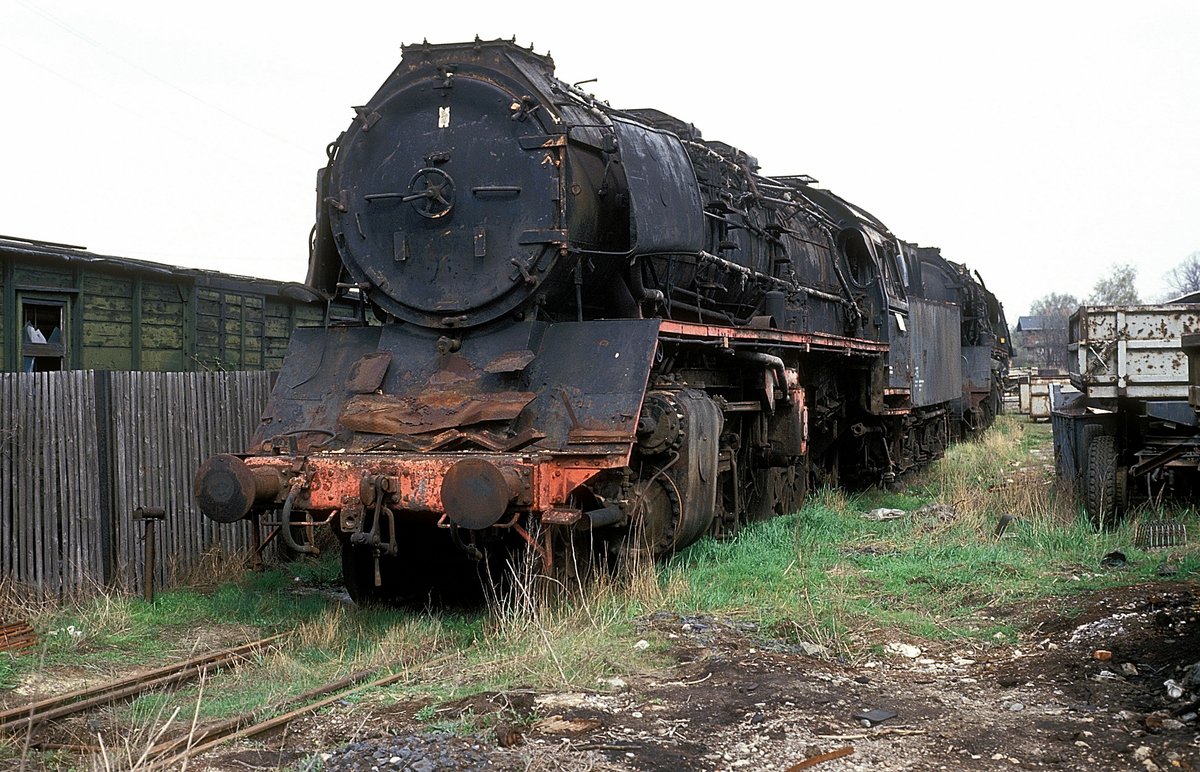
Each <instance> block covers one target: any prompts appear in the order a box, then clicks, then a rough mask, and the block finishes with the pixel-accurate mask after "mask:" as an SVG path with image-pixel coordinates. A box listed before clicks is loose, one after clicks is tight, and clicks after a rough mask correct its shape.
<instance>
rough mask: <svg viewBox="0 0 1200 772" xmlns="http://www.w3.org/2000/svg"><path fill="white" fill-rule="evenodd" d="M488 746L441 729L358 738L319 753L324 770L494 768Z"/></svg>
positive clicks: (375, 771) (373, 771)
mask: <svg viewBox="0 0 1200 772" xmlns="http://www.w3.org/2000/svg"><path fill="white" fill-rule="evenodd" d="M490 756H491V748H489V747H488V746H486V745H485V744H483V743H482V742H481V741H479V740H478V739H477V738H463V737H456V736H455V735H451V734H446V733H444V732H432V733H429V734H403V735H398V736H395V737H377V738H374V739H369V740H359V741H357V742H353V743H350V744H349V745H346V746H343V747H341V748H339V749H337V750H335V751H333V752H332V753H329V754H327V755H326V754H322V758H323V761H324V764H323V766H322V769H323V770H325V771H326V772H383V770H404V771H405V772H436V771H437V770H451V769H493V768H494V767H493V765H492V762H491V760H490Z"/></svg>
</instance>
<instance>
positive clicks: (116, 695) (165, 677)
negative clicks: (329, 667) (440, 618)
mask: <svg viewBox="0 0 1200 772" xmlns="http://www.w3.org/2000/svg"><path fill="white" fill-rule="evenodd" d="M286 637H288V634H286V633H285V634H281V635H273V636H270V637H267V638H262V639H260V640H257V641H252V642H250V643H246V644H243V645H241V646H236V647H233V648H229V649H224V650H221V651H217V652H212V653H210V654H206V655H204V656H202V657H195V658H193V659H189V660H187V661H186V662H181V663H178V664H174V665H168V666H165V667H162V668H158V669H155V670H152V671H149V672H147V673H141V674H138V675H136V676H131V677H129V678H123V679H118V680H115V681H110V682H108V683H105V684H101V685H98V686H95V687H90V688H87V689H80V690H77V691H74V692H69V693H67V694H62V695H58V696H56V697H51V698H47V699H44V700H39V701H37V702H32V703H29V704H26V705H19V706H16V707H13V708H9V709H7V710H3V711H0V734H8V735H10V736H12V735H15V734H18V733H21V732H24V733H29V732H31V731H32V730H33V729H34V728H35V727H37V726H39V725H41V724H45V723H49V722H52V721H56V720H58V719H62V718H65V717H67V716H71V715H75V714H78V713H83V712H85V711H88V710H91V709H93V708H97V707H100V706H102V705H106V704H110V703H113V702H117V701H119V700H123V699H128V698H132V697H136V696H138V695H140V694H143V693H146V692H149V691H153V690H156V689H161V688H164V687H169V686H174V685H177V684H182V683H185V682H188V681H191V680H194V679H197V678H199V677H200V675H201V674H202V673H204V672H205V671H206V670H211V669H213V668H217V667H221V666H224V665H227V664H230V663H232V662H235V661H237V660H239V659H244V658H245V657H247V656H249V655H251V654H252V653H254V652H256V651H262V650H265V649H267V648H269V647H272V646H275V645H278V644H279V643H281V642H282V641H283V640H284V639H285V638H286ZM452 656H455V655H453V654H447V655H444V656H441V657H435V658H433V659H431V660H427V661H425V662H422V663H421V664H420V667H422V668H423V667H428V666H430V665H435V664H437V663H439V662H441V661H443V660H446V659H449V658H450V657H452ZM399 666H402V663H399V662H396V663H389V664H385V665H380V666H377V667H373V668H368V669H365V670H360V671H358V672H355V673H352V674H350V675H347V676H345V677H343V678H339V679H336V680H333V681H330V682H328V683H325V684H323V685H321V686H319V687H317V688H315V689H312V690H310V691H308V692H305V693H303V694H300V695H296V696H294V697H287V698H284V699H281V700H278V701H276V702H274V703H271V704H269V705H264V706H263V707H261V708H259V709H257V710H254V711H251V712H248V713H244V714H242V715H239V716H235V717H232V718H228V719H223V720H220V721H216V722H213V723H210V724H205V725H200V726H193V727H191V728H190V729H189V731H187V732H185V733H183V734H182V735H180V736H177V737H172V738H169V739H166V740H161V741H159V742H156V743H154V744H152V745H147V747H146V748H145V749H144V750H142V752H141V755H140V757H139V758H138V759H137V760H136V764H135V766H136V768H137V769H139V770H158V769H162V770H166V769H177V768H179V766H180V765H181V764H182V763H184V762H185V761H186V760H187V759H189V758H192V757H194V756H198V755H200V754H203V753H205V752H207V751H210V750H212V749H213V748H215V747H216V746H218V745H220V744H221V743H224V742H227V741H232V740H237V739H243V738H247V737H253V736H255V735H258V734H262V733H263V732H267V731H270V730H272V729H275V728H278V727H281V726H285V725H286V724H288V723H290V722H291V721H293V720H295V719H297V718H299V717H301V716H304V715H307V714H309V713H314V712H316V711H318V710H321V709H322V708H325V707H328V706H329V705H332V704H334V703H336V702H338V701H340V700H344V699H346V698H347V697H350V696H352V695H356V694H359V693H361V692H365V691H368V690H370V689H375V688H380V687H383V686H388V685H391V684H394V683H397V682H399V681H403V680H405V679H411V678H414V677H415V674H414V672H413V671H411V670H409V669H402V670H401V671H400V672H390V671H391V670H392V669H393V668H394V667H399ZM28 739H29V738H27V740H28ZM29 747H31V748H33V749H37V750H60V751H68V752H73V753H78V754H92V753H103V752H105V748H104V746H103V745H102V744H98V745H89V744H65V743H51V742H46V743H42V742H38V741H36V740H31V741H29Z"/></svg>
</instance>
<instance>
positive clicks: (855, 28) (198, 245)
mask: <svg viewBox="0 0 1200 772" xmlns="http://www.w3.org/2000/svg"><path fill="white" fill-rule="evenodd" d="M1134 5H1135V4H1134V3H1131V2H1111V1H1109V0H1103V1H1100V2H1082V1H1081V2H1074V1H1072V2H1066V1H1060V2H1051V0H1040V1H1039V2H1027V1H1026V0H1015V1H1010V2H1005V3H988V4H986V5H984V4H983V3H978V2H965V1H961V0H960V1H955V2H923V1H920V0H914V1H908V2H865V1H860V2H834V1H832V0H826V1H825V2H820V3H810V2H790V3H789V2H787V1H786V0H779V1H778V2H772V3H762V2H757V1H756V0H743V1H742V2H735V3H729V4H717V3H701V2H690V3H650V2H647V1H645V0H643V2H638V3H632V2H625V0H621V1H619V2H618V1H617V0H609V2H600V3H582V2H581V3H571V2H568V3H550V4H546V3H528V2H526V3H518V2H504V1H503V0H493V2H487V3H474V2H440V3H439V2H411V1H410V2H402V1H400V0H395V1H393V2H366V1H359V0H338V2H324V3H312V4H307V3H282V2H280V3H271V4H268V3H257V2H252V0H242V1H241V2H228V1H226V0H209V1H208V2H203V3H199V2H195V3H170V2H162V0H159V1H158V2H121V1H120V0H114V1H113V2H108V3H95V2H83V1H82V0H81V1H80V2H68V1H66V0H0V73H2V75H0V146H2V147H3V148H4V149H5V152H4V161H3V165H2V166H0V168H2V169H3V176H2V177H0V179H2V180H3V184H2V185H0V233H2V234H5V235H10V236H19V237H26V238H39V239H45V240H49V241H61V242H68V243H73V244H79V245H83V246H86V247H88V248H89V249H91V250H93V251H96V252H100V253H105V254H116V255H123V256H128V257H137V258H143V259H148V260H157V261H160V262H166V263H173V264H177V265H185V266H191V267H198V268H210V269H214V270H220V271H228V272H233V273H240V274H248V275H255V276H263V277H269V278H274V279H281V280H293V281H303V279H304V274H305V268H306V255H307V247H306V244H307V239H308V232H309V228H310V227H311V225H312V220H313V210H314V205H315V204H314V192H313V185H314V179H315V173H316V170H317V168H318V167H319V166H321V165H323V164H324V162H325V146H326V145H327V144H328V143H329V142H330V141H331V140H333V139H334V138H335V137H336V136H337V135H338V133H339V132H340V131H342V130H343V129H345V128H346V126H347V125H348V124H349V122H350V119H351V117H352V111H351V110H350V106H351V105H356V104H362V103H364V102H365V101H366V100H367V99H368V98H369V97H370V96H371V95H372V94H373V93H374V92H375V89H376V88H377V87H378V86H379V84H380V83H382V82H383V80H384V78H385V77H386V76H387V75H388V73H389V72H390V71H391V68H392V67H393V66H394V65H395V64H396V62H397V61H399V57H400V44H401V42H419V41H420V40H421V39H423V38H427V39H428V40H429V41H430V42H435V43H444V42H454V41H459V40H469V39H472V38H473V37H474V36H475V35H476V34H479V35H480V36H481V37H483V38H495V37H505V38H507V37H511V36H512V35H514V34H515V35H516V36H517V39H518V42H520V43H522V44H529V43H530V42H532V43H533V44H534V45H535V46H536V49H537V50H538V51H539V52H540V53H546V51H547V49H549V51H550V53H551V54H552V55H553V56H554V58H555V61H556V63H557V65H558V74H559V76H560V77H562V78H563V79H564V80H567V81H569V82H576V81H582V80H586V79H589V78H599V81H598V82H596V83H593V84H589V85H588V86H586V88H588V89H590V90H592V91H593V92H594V93H595V94H596V95H597V96H599V97H600V98H602V99H605V100H607V101H609V102H610V103H612V104H613V105H614V106H618V107H654V108H657V109H660V110H663V111H664V112H667V113H670V114H673V115H675V116H676V117H678V118H681V119H683V120H686V121H689V122H691V123H694V124H695V125H696V126H698V127H700V129H701V130H702V131H703V132H704V136H705V137H706V138H708V139H720V140H722V141H725V142H728V143H730V144H732V145H735V146H737V147H740V148H742V149H743V150H745V151H747V152H748V153H750V154H751V155H754V156H756V157H757V158H758V159H759V162H760V163H761V165H762V167H763V171H764V172H765V173H768V174H798V173H806V174H811V175H813V176H815V177H817V178H818V179H819V180H820V181H821V184H822V186H824V187H828V188H829V189H831V190H833V191H835V192H837V193H838V194H839V195H842V196H844V197H845V198H848V199H849V200H851V201H853V202H855V203H856V204H858V205H860V206H862V207H864V208H865V209H867V210H868V211H870V212H872V213H874V214H875V215H876V216H878V217H880V218H881V219H882V220H883V221H884V222H885V223H887V224H888V226H889V227H890V228H891V229H892V231H893V232H894V233H896V235H898V236H899V237H901V238H903V239H905V240H908V241H915V242H918V243H921V244H924V245H931V246H940V247H942V249H943V254H945V256H946V257H948V258H950V259H952V260H956V261H960V262H961V261H965V262H967V263H968V264H969V265H971V266H972V267H973V268H975V269H977V270H978V271H979V272H980V273H982V274H983V277H984V280H985V281H986V282H987V284H988V286H989V287H990V288H991V289H992V290H993V291H995V292H996V294H997V295H999V297H1000V299H1001V301H1002V302H1004V304H1005V307H1006V310H1007V313H1008V316H1009V319H1010V321H1013V322H1015V319H1016V316H1017V315H1019V314H1023V313H1026V312H1027V309H1028V306H1029V304H1030V302H1031V301H1032V300H1033V299H1035V298H1037V297H1040V296H1042V295H1044V294H1046V293H1048V292H1051V291H1058V292H1071V293H1073V294H1076V295H1079V296H1081V297H1082V296H1085V295H1087V294H1088V292H1089V291H1090V289H1091V287H1092V285H1093V283H1094V282H1095V281H1096V279H1097V278H1098V277H1099V276H1100V275H1101V274H1103V273H1104V272H1105V271H1106V269H1107V268H1108V266H1110V265H1111V264H1112V263H1114V262H1132V263H1134V264H1135V265H1136V266H1137V267H1138V268H1139V274H1140V278H1139V283H1138V286H1139V290H1140V291H1141V292H1142V294H1143V297H1144V298H1145V299H1152V298H1156V297H1157V296H1160V295H1161V294H1162V293H1163V292H1165V286H1164V284H1163V281H1162V277H1163V274H1164V273H1165V272H1166V271H1167V270H1169V269H1170V268H1171V267H1172V266H1174V265H1176V264H1177V263H1179V262H1180V261H1181V260H1183V259H1184V258H1185V257H1186V256H1187V255H1188V254H1190V253H1191V252H1193V251H1197V250H1200V3H1196V2H1191V1H1190V0H1178V1H1170V0H1157V1H1156V0H1148V1H1147V2H1144V3H1139V4H1137V5H1138V6H1139V7H1136V8H1135V7H1134Z"/></svg>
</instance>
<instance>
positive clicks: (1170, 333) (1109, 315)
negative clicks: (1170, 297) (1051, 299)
mask: <svg viewBox="0 0 1200 772" xmlns="http://www.w3.org/2000/svg"><path fill="white" fill-rule="evenodd" d="M1069 330H1070V343H1069V345H1068V349H1069V351H1070V353H1071V383H1072V384H1073V385H1074V386H1075V387H1076V388H1078V389H1080V390H1081V391H1085V392H1086V393H1087V394H1088V396H1089V397H1090V398H1092V399H1114V398H1117V397H1131V398H1138V399H1187V397H1188V362H1187V355H1186V353H1185V352H1184V351H1183V346H1182V337H1183V336H1184V335H1188V334H1191V333H1196V332H1200V305H1197V304H1171V305H1136V306H1081V307H1080V308H1079V310H1078V311H1077V312H1076V313H1075V314H1074V315H1072V317H1071V320H1070V325H1069Z"/></svg>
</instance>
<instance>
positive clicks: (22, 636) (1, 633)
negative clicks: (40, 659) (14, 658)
mask: <svg viewBox="0 0 1200 772" xmlns="http://www.w3.org/2000/svg"><path fill="white" fill-rule="evenodd" d="M36 643H37V636H36V635H34V633H33V628H32V627H30V626H29V623H28V622H12V623H9V624H5V625H0V651H17V650H19V649H27V648H29V647H30V646H33V645H35V644H36Z"/></svg>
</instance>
